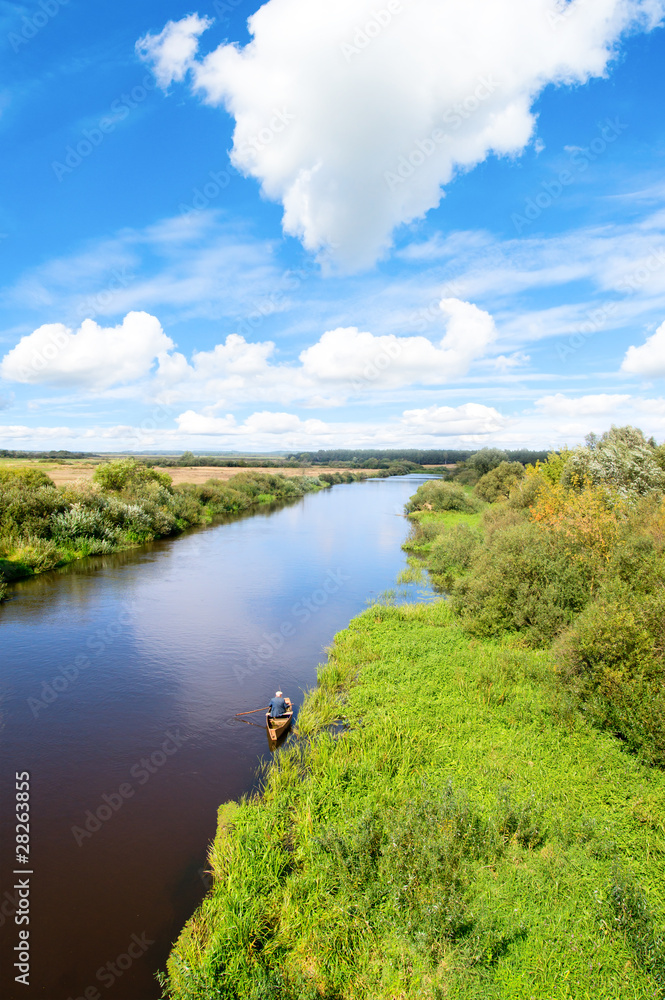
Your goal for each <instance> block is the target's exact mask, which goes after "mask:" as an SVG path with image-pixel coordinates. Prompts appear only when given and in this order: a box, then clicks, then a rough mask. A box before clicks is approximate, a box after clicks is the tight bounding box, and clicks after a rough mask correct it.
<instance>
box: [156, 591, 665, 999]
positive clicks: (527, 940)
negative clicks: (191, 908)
mask: <svg viewBox="0 0 665 1000" xmlns="http://www.w3.org/2000/svg"><path fill="white" fill-rule="evenodd" d="M334 721H338V722H340V721H341V722H343V723H345V725H344V726H343V728H342V729H341V730H340V728H339V726H338V727H336V731H335V732H333V731H331V723H332V722H334ZM298 736H299V739H298V740H297V741H295V740H294V741H292V743H291V745H290V746H287V747H286V748H284V749H283V750H281V751H280V752H279V753H278V754H277V756H276V758H275V763H274V765H273V766H272V767H271V768H269V770H268V771H267V773H266V775H265V783H264V789H263V793H262V795H261V796H255V797H250V798H245V799H244V800H243V801H241V802H240V803H237V804H235V803H234V804H228V805H227V806H225V807H223V808H222V810H221V812H220V825H219V830H218V835H217V838H216V840H215V843H214V844H213V846H212V848H211V851H210V869H211V871H212V873H213V877H214V884H213V888H212V891H211V893H210V895H209V896H208V897H207V898H206V900H205V901H204V903H203V905H202V907H201V908H200V910H199V911H198V912H197V914H196V915H195V916H194V917H193V918H192V920H191V921H190V923H189V924H188V925H187V927H186V928H185V930H184V931H183V934H182V935H181V937H180V939H179V941H178V942H177V944H176V946H175V948H174V950H173V952H172V955H171V957H170V959H169V963H168V969H167V972H166V974H165V978H164V991H165V993H164V995H165V996H167V997H169V998H172V1000H194V998H204V997H205V998H208V997H218V998H231V997H233V998H258V997H265V996H271V997H272V996H275V997H279V998H283V1000H286V998H294V1000H295V998H298V1000H300V998H303V997H305V998H308V997H309V998H312V1000H314V998H315V997H317V998H318V997H328V998H333V997H337V998H354V1000H355V998H361V997H362V998H365V997H372V998H378V1000H388V998H396V997H401V998H409V1000H410V998H424V1000H429V998H443V997H456V998H478V1000H480V998H483V1000H485V998H494V997H497V998H498V997H501V998H511V1000H512V998H524V1000H526V998H532V1000H550V998H551V997H554V996H556V997H575V998H578V997H589V998H591V997H593V998H594V1000H595V998H599V1000H610V998H612V1000H615V998H616V997H619V996H630V997H633V998H638V1000H641V998H644V1000H646V998H653V997H658V996H660V995H661V988H662V979H661V977H662V954H663V940H662V935H663V921H664V918H665V883H664V882H663V879H662V857H663V852H665V827H664V826H663V820H662V817H663V815H664V814H665V813H664V812H663V809H664V807H665V775H662V774H660V773H659V772H652V773H648V772H646V771H645V770H644V769H643V768H642V767H641V765H640V764H639V763H638V762H637V761H636V760H635V759H633V758H630V757H628V756H626V755H625V754H623V753H622V752H621V751H620V749H619V747H618V746H617V745H616V743H615V742H614V741H613V740H612V739H611V737H609V736H608V735H606V734H604V733H601V732H599V731H598V730H596V729H593V728H592V727H590V726H589V725H588V723H587V721H586V720H585V719H584V718H583V717H581V716H580V715H579V714H578V713H577V712H576V711H575V708H574V705H573V703H572V702H570V701H569V700H568V699H567V698H566V696H565V692H562V691H561V688H560V686H559V683H558V681H557V678H556V675H555V674H554V671H553V664H552V660H551V656H550V654H548V653H546V652H542V651H537V650H529V649H524V648H519V647H516V646H515V645H513V644H511V643H509V642H506V641H495V640H484V641H478V640H472V641H470V640H469V637H468V635H467V634H466V633H465V632H464V631H463V629H462V628H461V626H460V625H459V623H458V622H457V621H456V620H455V619H454V618H453V616H452V614H451V611H450V608H449V607H448V606H447V604H446V602H439V603H437V604H434V605H432V604H427V605H415V606H400V607H385V606H376V607H373V608H370V609H369V610H368V611H366V612H365V613H364V614H363V615H361V616H360V617H358V618H356V619H354V621H352V622H351V624H350V626H349V628H348V629H346V630H345V631H343V632H341V633H340V634H339V635H338V636H337V637H336V639H335V643H334V645H333V647H332V648H331V650H330V652H329V657H328V662H327V664H326V665H325V666H323V667H322V668H321V670H320V673H319V684H318V687H317V688H316V689H315V691H313V692H311V693H310V694H309V695H308V696H307V698H306V701H305V705H304V707H303V709H302V710H301V713H300V717H299V719H298ZM617 873H623V874H621V875H617ZM646 901H648V904H647V902H646ZM642 904H644V905H642Z"/></svg>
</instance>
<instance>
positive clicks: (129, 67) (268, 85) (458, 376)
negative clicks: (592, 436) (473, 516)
mask: <svg viewBox="0 0 665 1000" xmlns="http://www.w3.org/2000/svg"><path fill="white" fill-rule="evenodd" d="M257 10H258V13H257V14H256V16H255V17H252V15H254V14H255V13H256V12H257ZM664 14H665V3H663V0H572V3H568V4H566V3H563V2H559V0H467V2H466V3H465V4H464V5H460V4H459V3H457V2H454V0H390V2H386V3H384V4H383V5H382V0H380V2H379V3H376V2H374V3H365V2H364V0H353V2H352V0H338V2H336V3H335V4H329V3H324V2H322V0H269V2H268V3H267V4H265V5H264V6H263V7H262V8H261V9H260V10H259V9H258V7H257V6H256V5H254V4H252V3H250V2H249V0H247V2H244V0H230V2H228V0H216V2H215V3H213V4H206V5H205V6H201V7H195V8H193V9H192V8H188V7H183V6H182V5H181V4H178V3H175V2H160V3H156V2H151V0H144V2H138V3H135V4H131V5H130V4H127V3H123V2H119V3H116V4H113V5H100V4H92V3H90V2H88V3H85V2H83V0H68V2H67V3H62V0H40V2H38V3H30V4H15V3H8V2H0V47H1V48H2V60H1V63H0V66H1V69H0V73H1V78H0V130H2V136H3V140H4V149H5V152H4V156H3V157H2V164H1V166H0V170H1V172H2V184H1V190H2V198H1V199H0V255H1V258H2V270H1V277H0V283H1V286H2V287H1V292H0V303H1V305H0V447H5V448H70V449H76V450H92V449H100V450H108V451H114V450H123V449H132V450H139V451H140V450H151V449H158V450H162V449H174V450H178V449H185V448H189V449H193V450H210V451H214V450H223V449H232V450H241V451H262V450H270V451H272V450H278V449H292V448H298V449H309V448H319V447H339V446H348V447H365V448H373V447H377V448H379V447H399V446H409V447H439V446H440V447H457V446H463V447H482V446H483V445H485V444H499V445H503V446H507V447H520V446H534V447H551V446H560V445H562V444H564V443H569V444H572V443H575V442H577V441H580V440H581V439H582V438H583V436H584V435H585V434H586V433H587V432H588V431H591V430H595V431H602V430H604V429H606V428H607V427H608V426H609V425H610V424H611V423H619V424H625V423H633V424H635V425H637V426H641V427H642V428H643V429H644V430H645V431H646V432H648V433H649V434H654V435H655V436H656V438H657V439H659V440H663V439H665V398H663V395H662V392H663V384H662V378H663V376H664V375H665V176H664V170H663V168H664V166H665V130H664V128H663V126H664V115H665V112H664V110H663V100H662V95H663V92H664V86H663V85H664V82H665V80H664V77H665V33H664V32H663V29H662V27H660V21H661V19H662V17H663V15H664ZM248 18H252V19H251V20H250V22H249V25H248Z"/></svg>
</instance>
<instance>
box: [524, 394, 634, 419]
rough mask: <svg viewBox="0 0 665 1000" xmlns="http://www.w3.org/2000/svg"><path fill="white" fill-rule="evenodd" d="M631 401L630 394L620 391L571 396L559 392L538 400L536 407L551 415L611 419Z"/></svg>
mask: <svg viewBox="0 0 665 1000" xmlns="http://www.w3.org/2000/svg"><path fill="white" fill-rule="evenodd" d="M630 401H631V397H630V396H628V395H620V394H619V393H598V394H597V395H595V396H591V395H590V396H575V397H569V396H564V395H563V394H562V393H560V392H558V393H556V395H554V396H543V397H542V398H541V399H538V400H536V407H537V409H539V410H541V411H542V412H543V413H544V414H546V415H547V416H551V417H578V418H579V417H604V418H607V419H608V420H609V419H610V418H613V417H614V416H615V414H616V413H617V411H618V410H621V409H622V408H624V407H625V406H626V404H627V403H629V402H630Z"/></svg>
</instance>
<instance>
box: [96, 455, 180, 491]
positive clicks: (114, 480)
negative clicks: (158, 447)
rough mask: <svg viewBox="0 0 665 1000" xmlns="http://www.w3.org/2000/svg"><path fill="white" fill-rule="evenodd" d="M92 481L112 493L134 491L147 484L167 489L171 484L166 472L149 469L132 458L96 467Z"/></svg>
mask: <svg viewBox="0 0 665 1000" xmlns="http://www.w3.org/2000/svg"><path fill="white" fill-rule="evenodd" d="M92 479H93V482H95V483H97V485H98V486H100V487H101V488H102V489H103V490H108V491H110V492H113V493H124V492H126V491H135V490H137V489H139V488H140V487H142V486H146V485H147V484H148V483H157V484H158V485H160V486H163V487H165V488H167V489H168V487H170V485H171V482H172V480H171V477H170V476H169V475H168V474H167V473H166V472H158V471H157V470H156V469H149V468H148V467H147V466H146V465H143V464H142V463H141V462H137V461H135V459H133V458H121V459H118V460H117V461H114V462H107V463H105V464H104V465H100V466H98V468H96V469H95V472H94V474H93V477H92Z"/></svg>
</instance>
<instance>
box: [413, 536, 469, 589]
mask: <svg viewBox="0 0 665 1000" xmlns="http://www.w3.org/2000/svg"><path fill="white" fill-rule="evenodd" d="M423 527H424V529H426V526H423ZM481 545H482V535H481V534H480V532H479V531H474V530H473V528H470V527H469V525H467V524H456V525H454V526H453V527H452V528H449V529H448V530H447V531H444V532H437V533H436V534H435V535H434V538H433V540H432V544H431V547H430V550H429V555H428V559H427V565H428V568H429V571H430V574H431V575H432V579H433V583H434V585H435V587H436V589H437V590H449V589H450V588H451V587H452V585H453V583H454V581H455V580H456V579H457V577H459V576H460V575H461V574H462V573H464V572H466V570H468V568H469V566H470V565H471V561H472V559H473V557H474V556H475V555H476V554H477V552H478V550H479V548H480V546H481Z"/></svg>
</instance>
